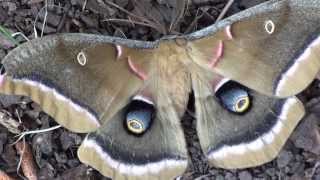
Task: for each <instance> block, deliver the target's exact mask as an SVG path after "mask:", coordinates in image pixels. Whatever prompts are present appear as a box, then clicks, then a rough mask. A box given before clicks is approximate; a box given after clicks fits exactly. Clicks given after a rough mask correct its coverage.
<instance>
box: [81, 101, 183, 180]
mask: <svg viewBox="0 0 320 180" xmlns="http://www.w3.org/2000/svg"><path fill="white" fill-rule="evenodd" d="M156 103H157V105H156V109H157V110H156V115H155V119H154V120H153V122H152V124H151V126H150V128H149V129H148V130H147V131H146V132H145V133H144V134H142V135H139V136H137V135H133V134H132V133H130V132H129V131H128V130H127V129H126V127H125V125H124V120H125V118H126V115H125V113H126V108H124V109H122V110H121V111H119V112H118V113H117V114H115V115H114V116H113V117H112V118H111V119H110V120H109V121H106V123H105V124H104V125H103V126H102V127H100V128H99V129H98V130H97V131H96V132H93V133H90V134H89V135H88V136H87V138H86V139H85V140H84V142H83V143H82V145H81V146H80V148H79V149H78V156H79V159H80V160H81V161H82V162H83V163H85V164H89V165H90V166H92V167H94V168H95V169H97V170H98V171H100V173H102V174H103V175H105V176H108V177H110V178H112V179H130V180H131V179H164V180H165V179H173V178H175V177H177V176H178V175H180V174H182V173H183V172H184V171H185V169H186V167H187V151H186V143H185V138H184V135H183V131H182V128H181V125H180V117H179V115H178V113H177V112H176V111H175V109H174V107H173V105H172V102H171V100H170V98H169V97H168V96H166V95H162V96H161V98H158V100H157V101H156Z"/></svg>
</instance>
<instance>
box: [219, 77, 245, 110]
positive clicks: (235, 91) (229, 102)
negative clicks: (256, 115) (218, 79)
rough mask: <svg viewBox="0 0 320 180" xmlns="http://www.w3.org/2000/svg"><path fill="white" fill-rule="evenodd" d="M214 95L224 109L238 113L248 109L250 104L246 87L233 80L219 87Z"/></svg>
mask: <svg viewBox="0 0 320 180" xmlns="http://www.w3.org/2000/svg"><path fill="white" fill-rule="evenodd" d="M216 96H217V97H218V98H219V99H220V102H221V103H222V105H223V106H224V107H225V108H226V109H228V110H229V111H231V112H234V113H238V114H241V113H245V112H246V111H248V110H249V107H250V104H251V103H250V96H249V94H248V91H247V89H246V88H244V87H242V86H241V85H239V84H237V83H233V82H231V83H226V84H225V85H223V86H222V87H221V88H219V90H218V91H217V92H216Z"/></svg>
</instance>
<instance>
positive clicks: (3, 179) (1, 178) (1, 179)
mask: <svg viewBox="0 0 320 180" xmlns="http://www.w3.org/2000/svg"><path fill="white" fill-rule="evenodd" d="M0 180H15V179H14V178H12V177H10V176H9V175H8V174H7V173H6V172H4V171H2V170H1V169H0Z"/></svg>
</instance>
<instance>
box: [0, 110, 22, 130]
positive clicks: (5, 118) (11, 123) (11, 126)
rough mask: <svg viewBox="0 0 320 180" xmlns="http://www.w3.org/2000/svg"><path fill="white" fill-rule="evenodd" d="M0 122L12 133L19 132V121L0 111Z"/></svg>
mask: <svg viewBox="0 0 320 180" xmlns="http://www.w3.org/2000/svg"><path fill="white" fill-rule="evenodd" d="M0 124H1V125H2V126H4V127H6V128H7V129H8V131H9V132H11V133H13V134H20V133H21V131H20V129H19V126H20V123H19V122H18V121H17V120H15V119H13V118H12V117H11V116H10V115H9V114H8V113H6V112H3V111H0Z"/></svg>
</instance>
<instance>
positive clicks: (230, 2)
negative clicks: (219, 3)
mask: <svg viewBox="0 0 320 180" xmlns="http://www.w3.org/2000/svg"><path fill="white" fill-rule="evenodd" d="M233 1H234V0H229V1H228V3H227V4H226V6H225V7H224V8H223V10H222V11H221V13H220V15H219V16H218V18H217V19H216V22H218V21H220V20H221V19H222V18H223V17H224V15H226V13H227V11H228V10H229V8H230V6H231V5H232V3H233Z"/></svg>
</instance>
